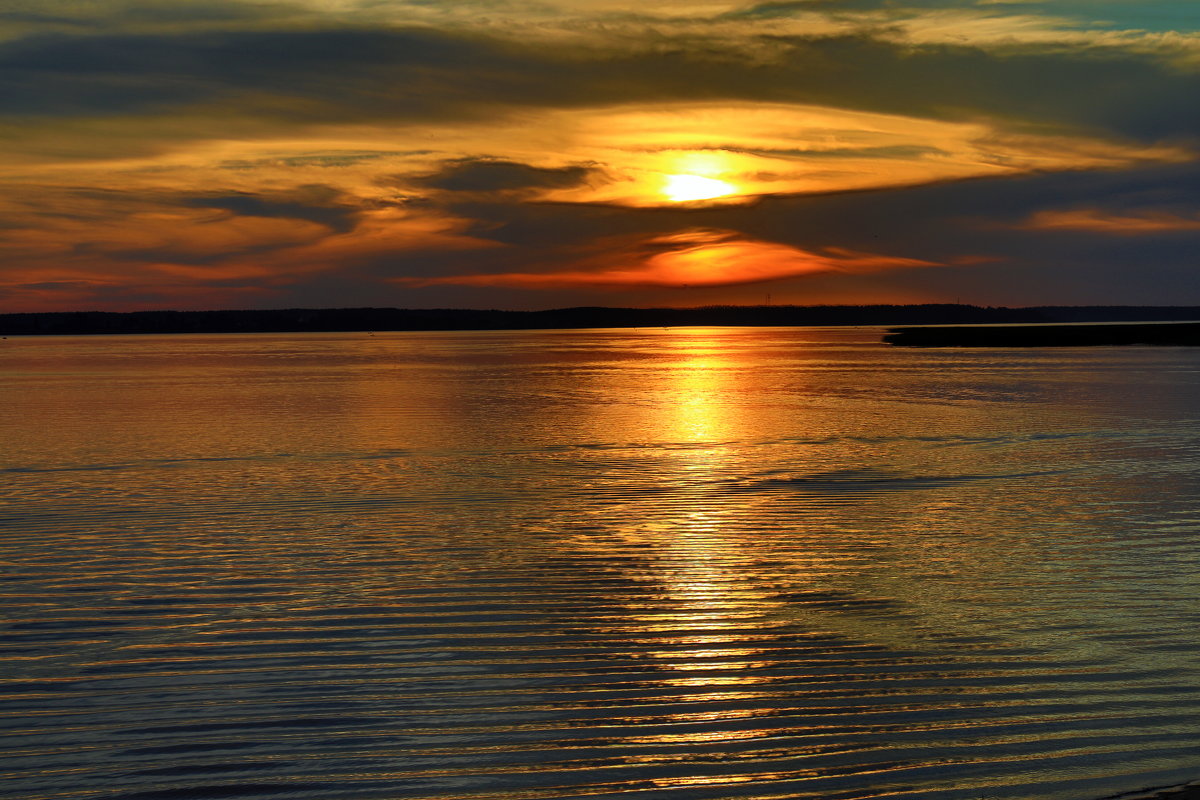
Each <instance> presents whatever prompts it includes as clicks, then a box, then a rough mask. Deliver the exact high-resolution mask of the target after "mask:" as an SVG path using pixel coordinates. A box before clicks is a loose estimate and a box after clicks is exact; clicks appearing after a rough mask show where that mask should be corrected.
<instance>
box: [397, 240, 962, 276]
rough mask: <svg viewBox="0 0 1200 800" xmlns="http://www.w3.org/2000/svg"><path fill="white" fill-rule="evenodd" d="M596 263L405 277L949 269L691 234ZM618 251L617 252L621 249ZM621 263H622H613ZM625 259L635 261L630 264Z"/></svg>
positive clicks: (641, 244) (629, 247) (634, 246)
mask: <svg viewBox="0 0 1200 800" xmlns="http://www.w3.org/2000/svg"><path fill="white" fill-rule="evenodd" d="M613 244H614V243H612V242H605V243H603V245H604V248H605V250H607V251H608V252H606V253H605V254H604V255H602V256H598V257H594V258H592V259H590V261H591V262H592V264H591V265H590V266H592V267H593V268H590V269H565V270H554V271H548V272H538V273H531V272H506V273H494V274H476V275H447V276H442V277H437V278H423V279H412V278H400V279H396V280H397V282H398V283H401V284H408V285H414V286H436V285H465V286H508V287H521V288H530V289H559V288H563V287H570V286H594V287H613V286H619V287H641V286H660V287H664V286H665V287H686V286H737V285H742V284H752V283H766V282H770V281H778V280H783V279H786V278H796V277H800V276H804V275H812V274H815V273H820V272H867V271H880V270H888V269H911V268H916V267H934V266H942V265H940V264H936V263H933V262H929V261H922V260H920V259H911V258H899V257H895V256H883V255H878V254H873V253H861V252H855V251H852V250H846V249H842V248H827V249H826V251H825V252H824V253H815V252H810V251H805V250H801V249H798V248H795V247H791V246H789V245H785V244H780V243H776V242H765V241H759V240H755V239H749V238H746V237H743V236H741V235H739V234H738V233H736V232H734V231H721V230H703V229H701V230H685V231H679V232H676V233H673V234H668V235H664V236H657V237H653V238H650V239H647V240H641V241H637V242H634V243H631V244H626V245H625V246H624V247H619V246H618V247H616V248H614V247H613ZM614 251H615V252H614ZM614 262H617V263H614ZM620 262H632V263H630V264H629V265H628V266H626V265H624V264H623V263H620Z"/></svg>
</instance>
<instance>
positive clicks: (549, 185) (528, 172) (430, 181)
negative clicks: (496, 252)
mask: <svg viewBox="0 0 1200 800" xmlns="http://www.w3.org/2000/svg"><path fill="white" fill-rule="evenodd" d="M592 171H593V170H592V168H590V167H586V166H578V165H572V166H564V167H556V168H552V169H551V168H545V167H534V166H530V165H529V164H522V163H518V162H515V161H506V160H504V159H484V158H463V159H453V160H451V161H449V162H446V163H445V164H444V165H443V167H442V168H441V170H439V171H438V172H437V173H435V174H433V175H427V176H417V177H413V178H409V179H408V181H407V182H408V183H412V184H416V185H418V186H423V187H428V188H432V189H443V190H446V191H451V192H513V191H522V190H530V189H565V188H572V187H575V186H578V185H579V184H581V183H583V182H584V181H586V180H587V178H588V176H589V175H590V174H591V173H592Z"/></svg>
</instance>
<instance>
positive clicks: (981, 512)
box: [0, 328, 1200, 800]
mask: <svg viewBox="0 0 1200 800" xmlns="http://www.w3.org/2000/svg"><path fill="white" fill-rule="evenodd" d="M880 334H881V331H879V330H875V329H766V330H764V329H749V328H725V329H717V328H710V329H703V328H690V329H666V330H654V329H643V330H603V331H530V332H499V333H496V332H490V333H489V332H453V333H394V334H384V333H378V334H375V335H373V336H372V335H367V334H359V333H356V334H331V335H253V336H250V335H211V336H147V337H134V336H130V337H80V338H67V337H53V338H43V339H38V338H22V339H9V340H7V341H4V342H0V345H3V347H2V348H0V371H2V375H3V382H2V384H0V399H2V400H3V404H4V413H3V414H2V415H0V441H2V442H3V453H2V454H0V459H2V462H0V499H2V501H3V508H2V509H0V518H2V519H0V526H2V529H3V533H2V534H0V542H2V544H0V556H2V558H3V562H2V563H3V571H4V575H5V579H4V582H3V583H2V584H0V613H3V616H4V618H5V625H4V638H3V650H2V651H0V659H2V663H3V667H2V670H0V692H2V693H3V696H4V701H3V704H2V705H0V724H2V726H3V731H2V743H0V753H2V754H3V756H4V760H3V766H2V767H0V769H2V770H3V772H4V776H3V778H4V779H3V781H2V782H0V795H2V796H4V797H12V798H20V800H49V799H50V798H54V799H55V800H59V799H61V798H72V799H75V798H78V799H79V800H185V799H187V800H207V799H208V798H271V800H277V799H278V800H299V798H312V799H313V800H317V799H320V800H343V798H344V799H346V800H359V799H360V798H386V800H401V799H404V800H408V799H410V798H411V799H414V800H415V799H418V798H419V799H420V800H500V798H504V800H544V799H548V798H556V799H558V798H591V799H592V800H595V799H596V798H616V797H620V798H637V800H702V799H710V798H720V799H721V800H725V799H726V798H730V799H732V798H756V799H758V800H766V799H767V798H772V799H776V800H778V799H782V798H820V799H821V800H851V799H852V798H931V799H933V800H978V799H982V798H987V799H988V800H1000V799H1006V800H1088V799H1090V798H1098V797H1102V796H1107V795H1112V794H1117V793H1120V792H1126V791H1130V790H1134V789H1137V788H1139V787H1144V786H1152V785H1165V784H1172V783H1179V782H1183V781H1186V780H1191V779H1195V778H1197V777H1200V725H1197V723H1196V719H1197V712H1198V710H1200V659H1198V658H1197V655H1198V653H1197V650H1198V649H1200V644H1198V643H1197V640H1196V637H1195V636H1194V631H1195V630H1196V626H1197V624H1200V592H1198V588H1200V587H1198V585H1197V583H1198V578H1197V570H1196V564H1197V560H1198V556H1200V537H1198V533H1200V491H1198V489H1200V485H1198V484H1200V477H1198V475H1200V472H1198V470H1197V467H1198V465H1200V426H1198V424H1197V419H1196V415H1195V409H1197V408H1200V352H1198V351H1196V350H1189V349H1175V348H1095V349H1064V350H1045V351H1016V350H990V351H984V350H907V349H898V348H889V347H886V346H883V345H880V344H878V341H879V337H880Z"/></svg>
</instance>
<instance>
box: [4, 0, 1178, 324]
mask: <svg viewBox="0 0 1200 800" xmlns="http://www.w3.org/2000/svg"><path fill="white" fill-rule="evenodd" d="M0 80H2V81H3V89H4V92H3V96H4V98H5V99H4V100H3V101H2V102H0V114H2V115H3V118H2V119H0V130H2V132H3V137H2V139H0V141H2V144H0V180H2V181H3V191H2V192H0V311H38V310H77V309H103V310H118V311H119V310H135V309H150V308H180V309H190V308H272V307H294V306H310V307H332V306H365V305H370V306H401V307H439V306H456V307H497V308H517V309H520V308H549V307H557V306H567V305H584V304H586V305H635V306H636V305H642V306H644V305H675V306H683V305H687V306H690V305H704V304H710V303H759V302H763V301H764V300H765V299H766V298H767V297H768V295H769V296H770V297H771V299H772V302H775V303H802V304H803V303H875V302H943V301H946V302H954V301H961V302H968V303H976V304H984V305H988V304H990V305H1036V304H1048V303H1054V304H1094V303H1135V304H1176V303H1183V304H1200V259H1198V258H1197V252H1198V251H1200V160H1198V157H1200V102H1198V101H1200V3H1193V2H1165V1H1161V0H1009V1H1007V2H1006V1H1005V0H976V2H949V1H948V0H840V1H838V0H790V1H789V0H777V1H776V2H736V1H735V0H692V1H691V2H684V1H683V0H658V2H655V3H647V2H635V1H634V0H542V1H541V2H535V1H533V0H529V1H528V2H527V1H526V0H454V1H453V2H450V1H449V0H258V1H257V2H250V0H29V1H28V2H25V1H24V0H0Z"/></svg>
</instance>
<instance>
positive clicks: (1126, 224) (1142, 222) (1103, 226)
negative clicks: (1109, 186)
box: [1021, 208, 1200, 236]
mask: <svg viewBox="0 0 1200 800" xmlns="http://www.w3.org/2000/svg"><path fill="white" fill-rule="evenodd" d="M1021 227H1023V228H1025V229H1027V230H1036V231H1089V232H1091V233H1107V234H1113V235H1117V236H1142V235H1152V234H1161V233H1174V232H1179V231H1200V212H1197V213H1193V214H1191V215H1181V214H1176V213H1172V212H1169V211H1140V212H1133V213H1129V212H1125V213H1122V212H1111V211H1105V210H1103V209H1099V208H1078V209H1070V210H1063V211H1039V212H1037V213H1035V214H1034V215H1033V216H1031V217H1030V218H1029V219H1028V220H1027V221H1026V222H1025V223H1024V224H1023V225H1022V226H1021Z"/></svg>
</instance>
